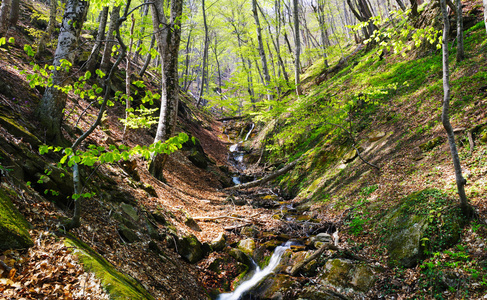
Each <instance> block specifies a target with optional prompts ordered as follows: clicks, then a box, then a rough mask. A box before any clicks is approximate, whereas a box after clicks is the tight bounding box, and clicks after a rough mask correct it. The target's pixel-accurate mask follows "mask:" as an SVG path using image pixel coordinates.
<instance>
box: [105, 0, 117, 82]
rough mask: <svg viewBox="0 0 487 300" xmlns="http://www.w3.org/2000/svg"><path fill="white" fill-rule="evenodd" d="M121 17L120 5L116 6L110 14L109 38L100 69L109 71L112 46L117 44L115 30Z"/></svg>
mask: <svg viewBox="0 0 487 300" xmlns="http://www.w3.org/2000/svg"><path fill="white" fill-rule="evenodd" d="M119 18H120V6H115V7H113V8H112V13H111V15H110V25H109V26H108V33H107V34H106V36H107V40H106V43H105V48H104V49H103V57H102V58H101V63H100V70H101V71H103V72H104V73H107V72H108V69H109V67H110V59H111V57H112V48H113V46H114V45H115V41H114V36H113V32H114V31H115V27H116V24H117V22H118V19H119Z"/></svg>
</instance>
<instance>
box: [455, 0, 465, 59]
mask: <svg viewBox="0 0 487 300" xmlns="http://www.w3.org/2000/svg"><path fill="white" fill-rule="evenodd" d="M456 4H457V62H461V61H462V60H464V59H465V50H464V47H463V8H462V1H461V0H456Z"/></svg>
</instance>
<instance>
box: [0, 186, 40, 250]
mask: <svg viewBox="0 0 487 300" xmlns="http://www.w3.org/2000/svg"><path fill="white" fill-rule="evenodd" d="M29 227H30V225H29V223H27V221H26V220H25V218H24V216H22V214H21V213H20V212H19V211H18V209H17V208H16V207H15V206H14V204H13V203H12V201H11V200H10V197H9V196H8V193H7V192H6V191H5V190H4V189H3V187H2V188H0V250H7V249H26V248H29V247H32V246H33V245H34V243H33V242H32V239H31V237H30V234H29Z"/></svg>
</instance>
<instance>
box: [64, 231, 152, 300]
mask: <svg viewBox="0 0 487 300" xmlns="http://www.w3.org/2000/svg"><path fill="white" fill-rule="evenodd" d="M64 243H65V244H66V246H68V247H73V248H74V254H76V255H77V256H78V257H79V260H80V261H81V262H82V263H83V264H84V267H85V270H87V271H91V272H93V273H95V276H96V277H97V278H99V279H100V280H101V284H102V286H103V287H104V288H105V290H106V291H107V292H108V293H109V294H110V298H111V299H154V297H152V296H151V295H150V294H149V292H147V291H146V290H145V289H144V288H143V287H142V285H140V284H139V283H138V282H137V281H136V280H135V279H133V278H132V277H130V276H128V275H126V274H123V273H121V272H120V271H118V270H116V269H115V267H114V266H113V265H112V264H110V263H109V262H108V261H107V260H105V259H104V258H103V257H102V256H101V255H100V254H98V253H96V252H95V251H94V250H93V249H91V248H90V247H89V246H88V245H87V244H85V243H83V242H82V241H80V240H78V239H77V238H75V237H73V236H72V235H68V236H67V237H66V238H65V240H64Z"/></svg>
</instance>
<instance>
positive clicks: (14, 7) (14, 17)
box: [8, 0, 20, 26]
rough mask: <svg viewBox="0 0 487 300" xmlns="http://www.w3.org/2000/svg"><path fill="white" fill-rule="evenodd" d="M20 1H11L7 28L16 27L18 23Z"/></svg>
mask: <svg viewBox="0 0 487 300" xmlns="http://www.w3.org/2000/svg"><path fill="white" fill-rule="evenodd" d="M19 13H20V0H12V3H11V6H10V14H9V16H8V26H16V25H17V22H18V21H19Z"/></svg>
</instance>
